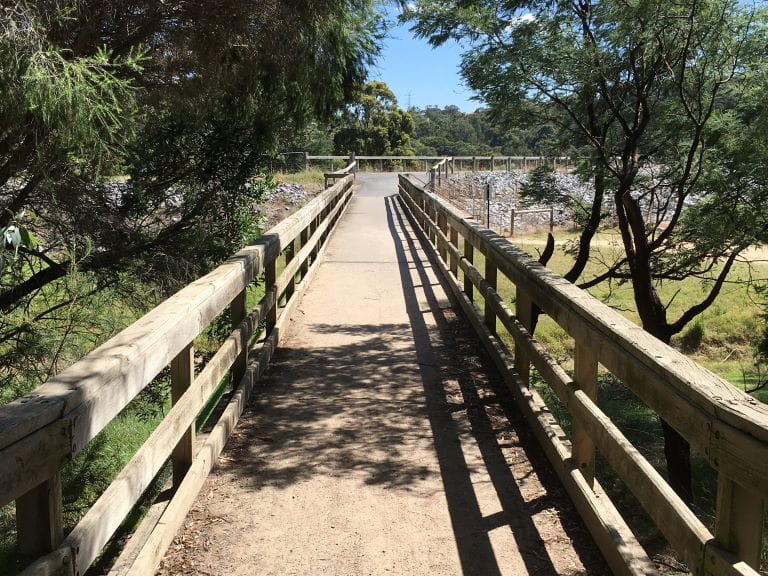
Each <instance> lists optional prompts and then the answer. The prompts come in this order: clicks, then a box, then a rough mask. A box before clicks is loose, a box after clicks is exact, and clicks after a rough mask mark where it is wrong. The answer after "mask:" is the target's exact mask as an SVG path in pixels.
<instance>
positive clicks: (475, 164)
mask: <svg viewBox="0 0 768 576" xmlns="http://www.w3.org/2000/svg"><path fill="white" fill-rule="evenodd" d="M472 172H477V156H472Z"/></svg>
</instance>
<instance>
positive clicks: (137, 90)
mask: <svg viewBox="0 0 768 576" xmlns="http://www.w3.org/2000/svg"><path fill="white" fill-rule="evenodd" d="M0 12H1V13H0V230H3V231H4V236H6V237H7V238H8V237H10V236H11V235H9V234H7V233H8V230H9V229H10V230H11V231H14V230H16V231H27V232H28V233H31V234H32V235H34V236H36V237H37V238H38V239H39V242H38V243H37V244H35V243H33V242H32V241H29V242H13V241H11V242H4V243H3V244H2V245H0V252H2V253H3V262H4V263H5V265H4V266H2V267H0V310H1V311H2V313H0V356H2V360H3V361H2V363H0V364H2V367H3V370H7V369H10V368H9V367H11V366H12V365H13V364H14V363H15V364H16V365H21V363H16V362H15V360H16V359H18V358H19V356H18V355H19V354H21V353H25V350H30V349H31V347H30V346H29V343H30V342H34V341H38V340H39V338H38V336H39V334H38V332H39V331H40V330H43V328H44V324H45V322H47V321H49V319H51V318H53V317H55V316H56V313H57V311H62V310H68V306H69V304H71V303H72V302H73V301H75V300H78V299H79V298H81V297H84V296H85V295H86V294H87V293H96V292H98V291H99V290H102V289H104V287H106V286H116V287H120V286H123V287H124V288H125V290H126V291H130V288H129V287H128V286H127V285H126V278H128V277H130V278H134V279H137V280H139V281H143V282H148V283H150V284H152V285H154V286H158V287H159V288H160V290H161V292H163V293H167V292H168V291H169V290H172V289H174V288H176V287H178V286H179V285H181V284H183V283H185V282H186V281H188V279H189V278H190V277H193V276H196V275H198V274H199V273H201V272H203V271H205V270H206V269H208V268H210V267H211V266H212V265H213V264H214V263H215V262H217V261H218V260H219V259H221V258H222V257H224V256H226V255H227V254H229V253H230V252H231V251H232V250H234V249H235V248H237V247H239V246H240V245H242V242H243V241H245V240H247V239H248V238H249V237H250V236H252V235H253V234H254V233H256V232H257V226H258V223H257V222H256V220H255V215H254V214H253V210H252V205H253V204H254V203H256V202H258V201H259V200H260V199H261V197H262V195H263V192H264V190H265V187H266V186H267V184H268V181H267V180H266V179H265V178H264V177H263V176H261V177H260V176H259V174H260V173H261V170H260V158H261V156H262V155H263V154H264V153H265V152H270V151H271V149H272V148H273V146H274V143H275V141H276V139H277V137H278V136H279V135H280V134H281V132H282V131H285V130H289V129H291V128H297V129H298V128H301V127H302V126H304V125H306V124H307V123H308V122H309V121H310V120H312V119H315V118H317V119H320V120H325V119H328V118H330V117H332V116H333V115H334V114H335V113H336V112H337V111H338V109H339V108H340V107H342V106H343V105H344V104H345V103H346V102H347V101H348V100H349V99H350V97H351V95H352V94H353V92H354V91H355V90H356V89H357V87H358V86H359V85H360V84H361V83H362V82H363V81H364V79H365V76H366V69H367V66H368V65H369V64H370V63H371V61H372V58H373V57H374V56H375V54H376V53H377V42H378V39H379V38H380V22H379V20H380V19H379V16H378V15H377V13H376V11H375V8H374V3H373V1H372V0H370V1H369V0H319V1H317V0H311V1H310V0H299V1H297V2H291V3H286V2H279V1H277V0H258V1H255V2H243V1H242V0H223V1H221V2H217V3H216V7H215V10H212V9H211V7H210V5H209V4H207V3H200V2H186V1H184V2H155V1H150V0H143V1H139V2H126V1H124V0H78V1H77V2H69V3H66V2H37V1H32V0H17V1H15V2H2V3H0ZM286 39H290V41H286ZM118 176H119V178H116V177H118ZM14 238H15V236H14ZM26 238H27V239H30V240H31V238H32V236H30V235H27V236H26ZM126 273H128V274H127V275H126ZM77 274H80V275H83V274H85V275H90V276H92V277H93V278H94V284H93V286H92V287H91V288H89V289H88V290H87V291H86V294H83V293H79V292H77V293H74V294H73V293H71V292H70V291H68V290H65V289H63V288H62V286H63V284H62V283H63V282H66V281H67V279H68V278H74V277H76V275H77ZM89 285H90V283H89ZM43 300H45V304H44V305H43V304H42V303H41V302H42V301H43ZM85 302H86V301H85V300H83V301H82V305H85ZM38 356H39V357H41V358H42V357H44V356H46V353H45V352H41V353H39V354H38ZM47 370H48V368H46V370H45V371H43V372H46V371H47ZM44 376H45V374H42V377H44ZM3 379H4V380H5V378H4V377H3Z"/></svg>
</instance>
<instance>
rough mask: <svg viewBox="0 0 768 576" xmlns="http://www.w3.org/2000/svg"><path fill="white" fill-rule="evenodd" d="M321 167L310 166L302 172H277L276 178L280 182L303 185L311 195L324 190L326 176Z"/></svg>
mask: <svg viewBox="0 0 768 576" xmlns="http://www.w3.org/2000/svg"><path fill="white" fill-rule="evenodd" d="M323 173H324V170H322V169H321V168H317V167H315V168H310V169H309V170H303V171H301V172H285V173H283V172H277V173H276V174H275V175H274V179H275V181H276V182H277V183H278V184H298V185H300V186H303V187H304V188H305V189H306V190H307V192H309V194H310V195H313V194H317V193H318V192H322V191H323V186H324V184H325V178H324V176H323Z"/></svg>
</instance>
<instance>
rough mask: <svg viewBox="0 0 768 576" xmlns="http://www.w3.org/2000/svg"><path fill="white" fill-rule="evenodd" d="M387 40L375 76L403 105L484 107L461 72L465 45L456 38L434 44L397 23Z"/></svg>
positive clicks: (374, 70) (373, 74)
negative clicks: (457, 42)
mask: <svg viewBox="0 0 768 576" xmlns="http://www.w3.org/2000/svg"><path fill="white" fill-rule="evenodd" d="M389 36H390V37H389V38H387V39H386V40H385V41H384V47H383V50H382V54H381V56H380V57H379V60H378V65H377V66H376V67H375V68H374V69H373V70H371V74H370V76H371V79H372V80H381V81H383V82H385V83H386V84H387V85H388V86H389V87H390V88H391V89H392V91H393V92H394V93H395V96H396V97H397V102H398V104H399V105H400V107H401V108H404V109H407V108H408V107H409V106H413V107H415V108H425V107H427V106H438V107H440V108H442V107H444V106H448V105H451V104H453V105H455V106H458V107H459V108H460V109H461V110H462V111H464V112H472V111H474V110H476V109H477V108H480V106H481V104H480V102H476V101H474V100H471V97H472V95H473V92H472V91H471V90H470V89H469V88H467V87H466V86H464V84H463V83H462V80H461V77H460V75H459V63H460V61H461V49H460V48H459V46H458V44H456V43H455V42H454V41H449V42H447V43H446V44H444V45H443V46H440V47H439V48H432V47H431V46H430V45H429V44H428V43H427V41H426V40H419V39H416V38H414V36H413V33H412V32H410V31H409V30H408V27H407V26H404V25H398V26H394V27H393V28H392V29H391V30H390V33H389Z"/></svg>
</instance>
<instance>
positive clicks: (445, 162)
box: [429, 158, 453, 190]
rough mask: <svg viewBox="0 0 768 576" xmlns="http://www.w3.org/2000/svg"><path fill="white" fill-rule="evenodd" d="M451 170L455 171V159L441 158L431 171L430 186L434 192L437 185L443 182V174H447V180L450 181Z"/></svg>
mask: <svg viewBox="0 0 768 576" xmlns="http://www.w3.org/2000/svg"><path fill="white" fill-rule="evenodd" d="M449 168H450V169H451V171H453V158H441V159H440V160H438V161H437V162H435V163H434V165H433V166H432V168H430V169H429V184H430V185H431V186H432V189H433V190H434V187H435V183H439V182H442V180H443V173H445V179H446V180H447V179H448V169H449Z"/></svg>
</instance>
